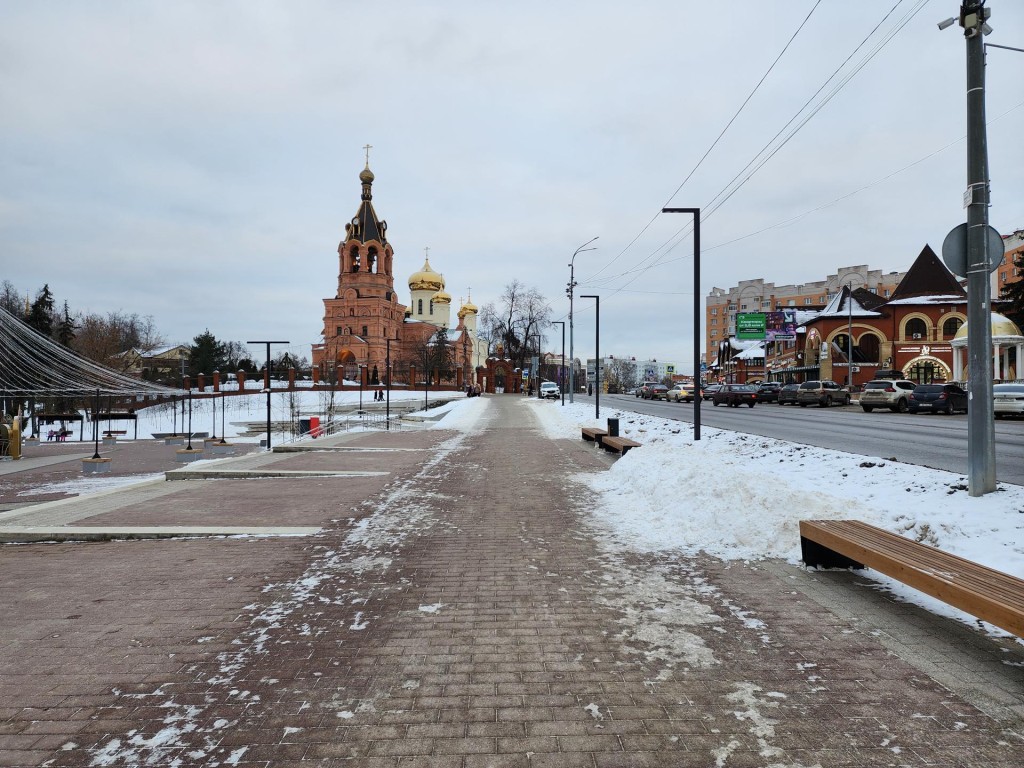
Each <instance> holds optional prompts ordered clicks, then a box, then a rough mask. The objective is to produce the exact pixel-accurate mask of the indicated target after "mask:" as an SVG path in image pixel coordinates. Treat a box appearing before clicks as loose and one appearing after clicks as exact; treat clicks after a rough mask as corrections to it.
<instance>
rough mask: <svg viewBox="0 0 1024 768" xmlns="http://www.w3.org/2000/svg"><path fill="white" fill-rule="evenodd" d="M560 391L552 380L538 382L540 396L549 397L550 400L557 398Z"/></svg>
mask: <svg viewBox="0 0 1024 768" xmlns="http://www.w3.org/2000/svg"><path fill="white" fill-rule="evenodd" d="M561 394H562V393H561V392H560V391H559V389H558V385H557V384H556V383H555V382H553V381H542V382H541V384H540V396H541V397H550V398H551V399H552V400H557V399H558V397H559V395H561Z"/></svg>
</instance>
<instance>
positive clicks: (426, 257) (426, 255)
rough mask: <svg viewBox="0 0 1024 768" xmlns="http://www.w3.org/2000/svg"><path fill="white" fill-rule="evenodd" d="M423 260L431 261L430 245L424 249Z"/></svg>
mask: <svg viewBox="0 0 1024 768" xmlns="http://www.w3.org/2000/svg"><path fill="white" fill-rule="evenodd" d="M423 258H425V259H426V260H427V261H430V246H429V245H428V246H427V247H426V248H424V249H423Z"/></svg>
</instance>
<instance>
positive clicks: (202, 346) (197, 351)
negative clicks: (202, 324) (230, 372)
mask: <svg viewBox="0 0 1024 768" xmlns="http://www.w3.org/2000/svg"><path fill="white" fill-rule="evenodd" d="M226 364H227V358H226V356H225V354H224V345H223V344H222V343H221V342H219V341H217V338H216V337H215V336H214V335H213V334H212V333H210V330H209V329H207V330H206V331H204V332H203V333H201V334H199V335H198V336H196V337H195V338H194V339H193V340H192V345H191V346H190V347H189V350H188V370H189V374H190V375H192V376H197V375H198V374H200V373H206V374H210V373H213V372H214V371H224V370H227V368H226Z"/></svg>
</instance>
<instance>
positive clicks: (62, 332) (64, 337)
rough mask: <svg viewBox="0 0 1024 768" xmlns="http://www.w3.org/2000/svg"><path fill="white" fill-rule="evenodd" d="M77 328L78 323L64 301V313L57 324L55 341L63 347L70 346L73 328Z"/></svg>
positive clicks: (73, 334)
mask: <svg viewBox="0 0 1024 768" xmlns="http://www.w3.org/2000/svg"><path fill="white" fill-rule="evenodd" d="M77 328H78V324H77V323H76V322H75V318H73V317H72V316H71V310H70V309H68V303H67V302H66V301H65V302H64V315H63V317H61V319H60V323H58V325H57V341H59V342H60V343H61V344H63V345H64V346H65V347H70V346H71V342H73V341H74V340H75V330H76V329H77Z"/></svg>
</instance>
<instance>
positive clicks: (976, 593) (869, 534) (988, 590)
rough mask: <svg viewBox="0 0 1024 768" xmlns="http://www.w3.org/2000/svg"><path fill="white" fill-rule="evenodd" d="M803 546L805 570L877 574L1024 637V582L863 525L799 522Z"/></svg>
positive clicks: (832, 522)
mask: <svg viewBox="0 0 1024 768" xmlns="http://www.w3.org/2000/svg"><path fill="white" fill-rule="evenodd" d="M800 546H801V549H802V552H803V560H804V563H805V564H806V565H807V566H810V567H820V568H864V567H868V568H874V569H875V570H876V571H879V572H880V573H884V574H885V575H886V576H889V577H891V578H893V579H896V580H898V581H902V582H903V583H904V584H907V585H908V586H911V587H913V588H914V589H918V590H920V591H922V592H924V593H926V594H929V595H931V596H932V597H934V598H937V599H939V600H942V601H943V602H945V603H948V604H949V605H952V606H954V607H955V608H959V609H960V610H962V611H965V612H966V613H969V614H971V615H972V616H976V617H978V618H979V619H981V620H983V621H987V622H989V623H990V624H993V625H995V626H997V627H1000V628H1002V629H1005V630H1006V631H1007V632H1011V633H1013V634H1014V635H1017V637H1024V579H1019V578H1017V577H1015V576H1011V575H1009V574H1007V573H1002V572H1001V571H996V570H993V569H992V568H987V567H985V566H983V565H979V564H978V563H974V562H971V561H970V560H965V559H964V558H962V557H958V556H956V555H951V554H949V553H947V552H943V551H942V550H939V549H936V548H935V547H930V546H928V545H927V544H920V543H918V542H916V541H913V540H911V539H908V538H906V537H904V536H899V535H897V534H895V533H890V532H889V531H885V530H882V529H881V528H876V527H875V526H873V525H868V524H867V523H862V522H860V521H859V520H801V521H800Z"/></svg>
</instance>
